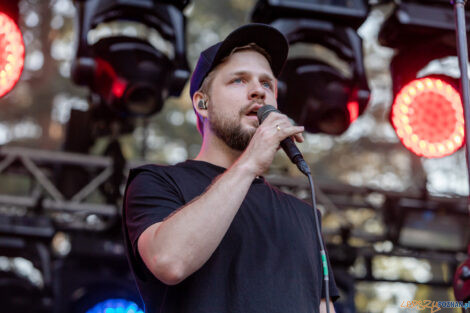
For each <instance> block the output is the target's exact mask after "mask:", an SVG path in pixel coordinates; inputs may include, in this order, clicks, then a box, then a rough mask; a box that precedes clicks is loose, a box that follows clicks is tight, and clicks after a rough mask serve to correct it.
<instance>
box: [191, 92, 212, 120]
mask: <svg viewBox="0 0 470 313" xmlns="http://www.w3.org/2000/svg"><path fill="white" fill-rule="evenodd" d="M200 101H203V102H204V106H203V107H202V106H199V105H198V104H199V102H200ZM207 105H208V104H207V97H206V96H205V95H204V94H203V93H202V92H200V91H196V92H195V93H194V95H193V108H194V110H195V111H196V112H197V114H198V115H199V116H202V117H203V118H207ZM204 107H205V109H204ZM201 122H202V121H201Z"/></svg>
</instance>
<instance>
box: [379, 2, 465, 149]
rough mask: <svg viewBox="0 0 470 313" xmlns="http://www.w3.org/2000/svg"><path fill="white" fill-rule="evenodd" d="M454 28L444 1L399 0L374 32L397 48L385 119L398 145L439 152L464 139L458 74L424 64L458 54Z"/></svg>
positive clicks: (457, 144)
mask: <svg viewBox="0 0 470 313" xmlns="http://www.w3.org/2000/svg"><path fill="white" fill-rule="evenodd" d="M454 31H455V26H454V13H453V10H452V6H451V5H450V4H449V3H448V2H445V1H431V2H429V1H413V2H411V1H403V2H401V3H399V4H397V5H396V7H395V9H394V11H393V13H392V14H391V15H390V16H389V18H388V19H387V20H386V21H385V22H384V24H383V25H382V28H381V30H380V33H379V41H380V43H381V44H382V45H384V46H387V47H391V48H394V49H395V50H396V54H395V56H394V57H393V59H392V62H391V64H390V70H391V75H392V82H393V94H394V101H393V104H392V108H391V113H390V120H391V122H392V125H393V127H394V128H395V131H396V133H397V136H398V138H399V139H400V141H401V142H402V143H403V145H404V146H405V147H406V148H407V149H409V150H410V151H412V152H413V153H415V154H416V155H418V156H424V157H428V158H439V157H443V156H446V155H450V154H452V153H454V152H455V151H457V150H458V149H459V148H460V147H462V145H463V143H464V137H465V134H464V128H465V127H464V117H463V106H462V101H461V98H460V95H459V81H458V78H457V77H453V76H450V73H449V72H448V71H447V72H446V69H445V68H441V69H437V70H438V71H435V70H432V67H430V66H429V65H430V63H431V62H432V61H439V60H443V59H445V58H448V57H453V56H456V55H457V49H456V44H455V34H454ZM434 63H436V62H434Z"/></svg>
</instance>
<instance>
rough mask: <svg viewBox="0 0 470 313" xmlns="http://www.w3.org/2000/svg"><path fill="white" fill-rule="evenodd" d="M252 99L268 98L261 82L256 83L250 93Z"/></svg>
mask: <svg viewBox="0 0 470 313" xmlns="http://www.w3.org/2000/svg"><path fill="white" fill-rule="evenodd" d="M249 97H250V100H254V99H260V100H264V99H265V98H266V91H265V90H264V88H263V86H261V84H260V83H254V84H253V85H252V88H251V90H250V93H249Z"/></svg>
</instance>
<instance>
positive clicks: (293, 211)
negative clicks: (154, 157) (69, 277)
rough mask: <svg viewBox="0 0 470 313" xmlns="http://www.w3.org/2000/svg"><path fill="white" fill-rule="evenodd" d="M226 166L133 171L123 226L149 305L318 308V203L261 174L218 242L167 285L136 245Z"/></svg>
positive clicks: (180, 310)
mask: <svg viewBox="0 0 470 313" xmlns="http://www.w3.org/2000/svg"><path fill="white" fill-rule="evenodd" d="M224 171H225V169H224V168H222V167H219V166H216V165H213V164H210V163H207V162H203V161H194V160H188V161H186V162H183V163H179V164H176V165H174V166H157V165H146V166H143V167H139V168H136V169H133V170H131V173H130V176H129V180H128V187H127V190H126V196H125V198H124V212H123V217H124V221H125V223H124V232H125V239H126V243H127V248H128V257H129V261H130V264H131V267H132V270H133V273H134V276H135V279H136V281H137V285H138V288H139V291H140V293H141V295H142V299H143V301H144V302H145V306H146V308H145V311H146V312H162V313H225V312H227V313H229V312H230V313H267V312H269V313H276V312H278V313H290V312H292V313H313V312H318V311H319V304H320V298H324V297H325V296H324V290H323V288H322V286H323V279H322V268H321V259H320V253H319V244H318V240H317V233H316V230H315V222H314V217H313V215H312V212H313V208H312V206H311V205H310V204H308V203H306V202H304V201H301V200H299V199H297V198H295V197H294V196H291V195H288V194H286V193H283V192H281V191H279V190H278V189H276V188H274V187H272V186H271V185H269V184H268V183H267V182H265V181H264V179H263V178H257V179H255V180H254V181H253V183H252V185H251V186H250V189H249V191H248V193H247V195H246V197H245V199H244V201H243V203H242V205H241V206H240V209H239V210H238V212H237V214H236V215H235V217H234V219H233V221H232V224H231V225H230V227H229V229H228V231H227V233H226V234H225V236H224V237H223V239H222V241H221V243H220V245H219V246H218V247H217V248H216V250H215V251H214V253H213V254H212V256H211V257H210V258H209V260H208V261H207V262H206V263H205V264H204V265H203V266H202V267H201V268H200V269H199V270H197V271H196V272H195V273H193V274H192V275H190V276H189V277H187V278H186V279H185V280H184V281H182V282H181V283H179V284H177V285H173V286H169V285H166V284H164V283H162V282H160V281H159V280H158V279H157V278H156V277H155V276H153V275H152V273H151V272H150V271H149V270H148V269H147V268H146V266H145V265H144V263H143V261H142V260H141V258H140V256H139V253H138V249H137V239H138V238H139V236H140V235H141V234H142V232H143V231H144V230H145V229H146V228H147V227H149V226H150V225H152V224H154V223H157V222H161V221H162V220H163V219H165V218H166V217H167V216H168V215H170V214H171V213H172V212H174V211H175V210H177V209H178V208H180V207H181V206H183V205H184V204H186V203H188V202H189V201H191V200H192V199H193V198H195V197H197V196H199V195H201V194H202V193H203V192H204V191H205V190H206V189H207V187H208V186H209V185H210V184H211V183H212V181H213V180H214V178H216V177H217V176H219V175H220V174H222V173H223V172H224ZM214 210H217V208H214ZM328 266H329V264H328ZM329 272H330V296H331V297H332V298H333V299H336V298H337V297H338V291H337V289H336V285H335V282H334V279H333V275H332V272H331V268H330V270H329Z"/></svg>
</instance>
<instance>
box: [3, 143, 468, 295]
mask: <svg viewBox="0 0 470 313" xmlns="http://www.w3.org/2000/svg"><path fill="white" fill-rule="evenodd" d="M144 163H146V162H128V163H127V164H126V167H125V169H124V172H125V173H124V177H127V173H128V170H129V169H130V168H132V167H136V166H139V165H142V164H144ZM58 166H75V167H78V168H81V169H83V170H84V171H86V172H88V173H92V174H93V176H92V178H91V179H90V180H89V181H88V182H87V183H86V185H84V186H83V187H82V188H80V189H79V190H78V191H77V192H75V193H74V194H73V195H72V196H69V197H66V196H64V194H63V193H62V192H61V191H60V190H61V188H60V186H58V185H57V182H56V181H55V177H54V173H55V172H54V171H55V169H57V167H58ZM112 174H113V160H112V158H110V157H104V156H91V155H83V154H76V153H66V152H54V151H44V150H35V149H27V148H15V147H2V148H1V149H0V181H2V180H3V179H4V178H7V177H9V176H19V177H22V178H24V179H26V181H28V182H29V187H30V188H29V189H28V192H26V193H25V194H22V195H12V194H7V193H4V192H2V191H0V219H1V220H2V221H3V222H2V223H0V238H1V237H2V236H7V237H9V238H14V237H20V238H29V239H32V238H36V239H47V238H49V239H52V237H53V235H54V234H55V233H56V232H57V231H58V230H62V231H67V230H69V229H75V230H77V229H79V230H83V231H106V230H107V229H108V227H109V225H112V224H113V223H114V224H115V223H116V221H119V220H120V201H116V203H103V202H99V201H96V197H93V195H94V194H99V193H101V192H102V190H101V189H100V188H101V187H102V186H103V184H104V183H105V182H106V181H107V180H108V179H110V177H111V176H112ZM69 179H74V177H70V178H69ZM266 179H267V181H268V182H269V183H270V184H272V185H274V186H276V187H277V188H279V189H281V190H282V191H285V192H288V193H292V194H295V195H296V196H298V197H299V198H301V199H304V200H306V201H309V200H310V199H309V197H310V192H309V186H308V182H307V180H305V179H303V178H287V177H280V176H267V177H266ZM124 184H125V181H123V182H122V183H121V189H120V190H121V192H122V191H123V186H124ZM316 195H317V198H318V199H317V201H318V204H319V208H320V209H321V210H322V212H323V216H324V217H327V216H329V215H335V216H336V217H337V219H338V220H339V221H340V222H341V225H340V227H338V228H328V227H324V229H323V233H324V235H325V236H326V238H327V241H329V242H330V246H332V248H330V249H331V253H330V254H331V256H332V258H333V257H335V253H334V251H333V250H334V249H336V248H337V249H341V247H343V246H344V242H336V243H335V240H334V239H335V237H336V239H338V237H341V236H343V238H342V239H343V241H344V240H347V239H351V238H353V239H356V240H360V241H361V242H362V243H363V244H362V245H360V246H358V247H354V248H353V249H354V251H355V253H356V256H357V257H364V258H366V259H367V260H369V262H370V260H371V258H373V257H374V256H376V255H379V254H382V255H389V256H398V257H404V256H407V257H410V256H411V257H416V258H422V259H428V260H434V261H436V260H438V261H440V262H442V263H443V264H447V265H449V266H450V267H451V268H455V267H456V265H457V264H458V262H459V261H462V260H463V259H464V258H465V254H464V253H463V251H445V250H442V251H439V250H436V249H433V248H427V247H406V246H404V245H403V243H401V242H400V241H399V234H400V231H401V228H402V227H403V218H402V217H403V216H404V215H406V213H407V212H410V211H416V210H418V211H419V210H421V211H433V212H437V211H439V212H441V213H443V214H447V215H452V216H456V217H458V218H461V219H463V220H467V221H468V211H467V210H468V205H467V198H465V197H457V198H447V197H430V196H429V195H424V196H423V195H422V194H416V193H406V192H392V191H384V190H378V189H372V188H364V187H354V186H350V185H344V184H339V183H327V182H322V181H319V182H318V181H317V182H316ZM358 209H366V210H370V211H371V212H374V214H375V216H374V218H376V219H380V220H381V221H382V223H383V224H384V225H386V229H385V231H384V232H383V233H379V234H377V233H371V232H367V231H365V230H364V229H360V228H357V227H354V225H353V223H351V222H350V221H349V220H348V217H347V212H348V210H358ZM97 221H98V222H97ZM103 221H112V222H111V223H106V222H103ZM344 229H348V238H344ZM328 239H331V240H328ZM384 241H390V242H392V243H393V250H391V251H388V252H386V253H384V252H380V251H378V250H375V249H374V248H373V245H374V244H375V243H381V242H384ZM122 251H124V249H122ZM338 251H339V250H338ZM358 279H363V280H369V281H370V280H378V281H380V280H383V279H380V278H375V277H374V275H373V273H371V272H368V273H367V275H366V276H365V277H363V278H360V277H358ZM430 284H431V285H444V286H447V285H450V282H449V281H443V282H439V281H438V282H430Z"/></svg>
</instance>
